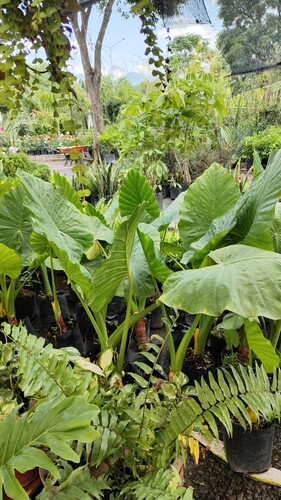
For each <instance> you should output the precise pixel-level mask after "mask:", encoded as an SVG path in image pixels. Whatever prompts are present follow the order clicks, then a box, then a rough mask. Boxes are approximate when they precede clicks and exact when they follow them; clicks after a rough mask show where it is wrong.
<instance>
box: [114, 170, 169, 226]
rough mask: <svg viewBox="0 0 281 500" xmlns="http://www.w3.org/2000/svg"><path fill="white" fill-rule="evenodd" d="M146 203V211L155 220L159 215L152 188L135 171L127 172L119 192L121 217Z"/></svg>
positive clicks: (143, 177) (142, 176) (144, 178)
mask: <svg viewBox="0 0 281 500" xmlns="http://www.w3.org/2000/svg"><path fill="white" fill-rule="evenodd" d="M144 201H146V202H147V205H146V211H147V213H148V214H149V215H150V216H151V218H152V219H155V218H156V217H158V215H159V214H160V210H159V206H158V203H157V200H156V198H155V195H154V192H153V189H152V187H151V186H150V185H149V183H148V181H147V179H146V177H145V176H144V175H142V174H141V173H140V172H138V171H137V170H135V169H133V168H132V169H131V170H129V172H128V174H127V176H126V178H125V180H124V182H123V183H122V186H121V188H120V190H119V208H120V212H121V215H122V216H128V215H131V214H132V213H133V211H134V210H135V209H136V208H137V206H138V205H140V203H143V202H144Z"/></svg>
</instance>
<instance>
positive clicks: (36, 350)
mask: <svg viewBox="0 0 281 500" xmlns="http://www.w3.org/2000/svg"><path fill="white" fill-rule="evenodd" d="M5 330H6V334H9V335H11V337H12V339H13V342H14V344H15V345H16V346H17V348H18V352H17V362H18V369H17V375H18V377H19V381H18V385H19V387H20V389H21V390H22V391H23V393H24V395H25V396H26V397H30V396H39V397H40V398H44V397H48V399H51V398H54V397H61V398H63V397H68V396H74V395H75V396H78V395H83V396H84V395H85V396H87V399H88V401H91V400H92V399H93V398H94V396H95V395H96V387H95V385H97V384H94V380H95V379H94V377H93V374H92V373H91V372H90V371H87V370H81V369H80V368H77V367H76V366H74V367H73V366H71V364H70V361H71V357H70V356H69V354H68V353H64V354H62V355H61V354H60V355H59V356H58V353H57V351H56V349H54V348H53V347H52V345H51V344H48V345H47V346H46V347H44V339H42V338H37V337H35V336H34V335H29V334H28V333H27V331H26V328H25V327H23V326H19V327H17V326H14V327H13V328H12V329H10V326H9V325H5Z"/></svg>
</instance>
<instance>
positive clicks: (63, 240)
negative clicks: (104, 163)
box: [19, 172, 165, 372]
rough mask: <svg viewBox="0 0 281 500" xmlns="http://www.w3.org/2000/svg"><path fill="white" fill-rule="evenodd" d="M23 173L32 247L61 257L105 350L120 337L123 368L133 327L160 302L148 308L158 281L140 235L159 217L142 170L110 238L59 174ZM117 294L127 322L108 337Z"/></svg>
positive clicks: (129, 182) (122, 204) (131, 183)
mask: <svg viewBox="0 0 281 500" xmlns="http://www.w3.org/2000/svg"><path fill="white" fill-rule="evenodd" d="M19 175H20V179H21V183H22V185H23V186H24V188H25V199H24V200H25V201H24V203H25V206H26V207H27V208H28V209H29V211H30V214H31V221H32V228H33V234H32V237H31V244H32V246H33V249H34V250H36V252H37V253H38V254H39V255H42V256H43V255H46V254H47V255H50V256H52V257H56V258H58V259H59V261H60V265H61V267H62V269H63V270H64V271H65V272H66V274H67V277H68V280H69V282H70V283H71V286H72V287H73V289H74V290H75V292H76V293H77V295H78V297H79V298H80V301H81V303H82V305H83V306H84V308H85V310H86V311H87V313H88V315H89V317H90V319H91V322H92V324H93V326H94V328H95V331H96V333H97V336H98V339H99V342H100V345H101V351H102V352H104V351H106V350H107V349H108V348H110V349H112V348H113V349H115V348H116V346H117V345H118V344H119V343H120V341H121V348H120V354H119V361H118V370H119V371H120V372H121V369H122V364H123V358H124V352H125V346H126V339H127V336H128V331H129V329H130V328H131V326H132V325H133V324H135V323H136V322H137V321H138V320H139V319H140V318H142V317H144V316H145V315H146V314H147V313H149V312H150V311H151V310H153V309H154V308H156V307H157V305H158V304H157V303H153V304H152V305H150V306H148V307H144V305H145V299H146V297H147V296H149V295H152V294H153V293H154V281H153V278H152V276H151V272H150V269H149V266H148V264H147V263H146V257H145V254H144V252H143V250H142V247H141V244H140V241H139V239H138V237H137V230H138V227H139V225H140V223H142V230H143V231H146V232H148V231H152V233H151V234H153V235H154V234H155V233H156V232H157V231H156V230H155V229H153V228H152V227H150V225H149V223H150V221H152V220H153V219H155V218H157V217H158V216H159V208H158V205H157V202H156V199H155V196H154V194H153V191H152V189H151V188H150V186H149V184H148V183H147V181H146V179H145V178H144V177H143V176H141V174H137V175H139V177H138V179H135V178H134V177H132V175H133V174H131V175H128V178H127V179H126V181H124V184H123V186H125V187H124V188H123V190H122V189H121V191H120V197H119V198H120V214H121V217H122V219H121V223H120V224H119V227H117V230H116V234H115V236H114V239H113V240H112V237H113V234H112V231H111V230H110V228H108V227H107V226H106V224H105V223H104V220H103V218H102V217H101V216H100V214H98V213H97V212H96V211H95V209H94V208H91V207H87V206H86V207H84V206H83V205H82V203H81V202H80V201H79V198H78V196H77V194H76V193H75V191H74V190H73V189H72V188H71V186H70V185H67V183H66V182H65V181H64V180H63V179H62V178H61V177H60V176H58V175H57V176H56V177H55V184H48V183H45V182H44V181H41V180H39V179H33V177H32V176H30V175H29V174H26V173H23V172H19ZM126 185H127V188H126ZM136 186H138V187H137V191H138V192H137V196H136V198H135V199H133V203H132V198H134V197H132V196H131V197H129V198H127V197H126V194H124V193H125V191H126V192H130V191H134V190H135V189H136ZM104 242H105V243H106V245H104ZM97 243H98V246H99V248H100V249H102V251H101V252H98V255H97V254H96V252H95V251H94V249H95V246H96V244H97ZM102 255H103V257H102ZM163 267H165V266H164V264H163ZM116 293H122V294H125V297H126V300H127V313H126V318H125V321H124V323H123V324H122V325H120V326H119V327H118V328H117V330H116V331H115V332H114V333H113V334H112V335H111V336H109V334H108V331H107V327H106V310H107V307H108V304H109V303H110V301H111V300H112V297H113V296H114V295H116ZM133 297H135V298H137V299H136V300H137V302H138V304H136V300H135V299H134V298H133ZM137 310H138V312H136V311H137Z"/></svg>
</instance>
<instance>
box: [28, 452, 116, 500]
mask: <svg viewBox="0 0 281 500" xmlns="http://www.w3.org/2000/svg"><path fill="white" fill-rule="evenodd" d="M59 471H60V474H61V479H60V480H59V481H58V482H57V483H56V485H53V484H52V483H51V484H50V485H49V484H48V482H47V483H46V484H45V487H44V489H43V490H42V492H41V493H39V495H37V496H36V499H37V500H46V499H50V498H52V500H56V499H57V500H70V499H71V500H91V499H92V498H96V500H102V498H104V494H103V492H104V490H109V489H110V486H109V485H108V484H107V483H106V482H105V481H104V480H103V479H96V478H94V477H91V475H90V470H89V468H88V466H85V465H84V466H81V467H77V468H76V469H73V468H72V467H71V465H70V464H69V463H67V462H66V461H64V460H62V469H59ZM57 484H58V485H57Z"/></svg>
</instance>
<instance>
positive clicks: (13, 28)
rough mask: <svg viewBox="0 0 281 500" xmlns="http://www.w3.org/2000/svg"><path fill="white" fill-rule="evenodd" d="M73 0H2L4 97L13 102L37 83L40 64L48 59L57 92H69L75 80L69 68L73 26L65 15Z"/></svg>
mask: <svg viewBox="0 0 281 500" xmlns="http://www.w3.org/2000/svg"><path fill="white" fill-rule="evenodd" d="M69 1H71V0H57V1H56V2H54V0H22V1H20V0H0V8H1V10H0V32H1V34H0V40H1V42H0V67H1V71H0V91H1V101H2V102H4V103H5V104H9V101H12V102H13V105H14V106H15V104H17V101H19V100H20V97H21V96H22V93H23V92H24V91H25V90H26V89H27V88H28V90H29V92H31V91H32V90H34V89H35V88H36V86H37V84H38V73H40V70H38V65H40V64H42V63H43V60H44V61H46V65H45V66H44V70H43V71H42V72H46V73H48V74H49V78H50V81H51V82H52V91H53V92H54V93H58V92H61V93H66V92H67V91H68V90H69V89H70V86H71V82H72V80H73V77H72V75H71V74H70V73H69V72H68V71H67V69H66V63H67V60H68V59H69V55H70V50H71V42H70V39H69V36H70V34H71V28H70V24H69V20H68V18H67V17H66V15H65V10H66V9H67V8H68V2H69Z"/></svg>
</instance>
